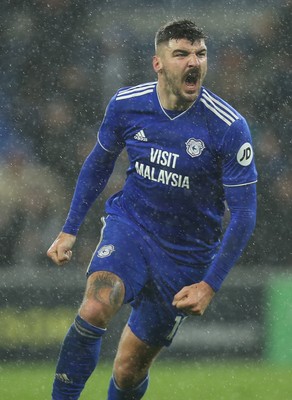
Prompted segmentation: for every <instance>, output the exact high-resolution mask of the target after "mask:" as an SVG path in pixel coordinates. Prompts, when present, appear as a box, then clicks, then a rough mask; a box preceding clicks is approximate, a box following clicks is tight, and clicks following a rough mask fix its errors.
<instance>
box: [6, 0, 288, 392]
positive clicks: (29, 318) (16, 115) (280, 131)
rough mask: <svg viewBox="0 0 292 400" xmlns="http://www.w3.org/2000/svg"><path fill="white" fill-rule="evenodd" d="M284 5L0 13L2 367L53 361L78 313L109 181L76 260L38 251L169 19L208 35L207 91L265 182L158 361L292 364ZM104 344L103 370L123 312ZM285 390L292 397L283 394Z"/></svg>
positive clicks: (73, 7)
mask: <svg viewBox="0 0 292 400" xmlns="http://www.w3.org/2000/svg"><path fill="white" fill-rule="evenodd" d="M290 15H291V1H280V0H279V1H276V0H274V1H271V0H259V1H257V2H254V1H251V0H245V1H233V0H231V1H221V0H216V1H215V0H208V1H207V0H205V1H200V0H198V1H190V0H185V1H182V0H176V1H165V0H160V1H158V0H157V1H154V0H152V1H148V2H143V1H135V0H134V1H128V0H127V1H126V0H121V1H110V0H108V1H106V0H99V1H93V0H85V1H77V0H33V1H28V0H22V1H20V0H18V1H17V0H15V1H5V2H1V13H0V24H1V43H0V48H1V61H0V63H1V64H0V65H1V70H0V91H1V99H0V116H1V118H0V205H1V213H0V273H1V281H0V293H1V296H0V316H1V324H0V357H1V358H0V359H1V360H2V362H1V363H0V364H1V365H5V364H6V363H8V362H9V361H13V362H23V361H25V362H27V361H34V362H36V360H42V361H44V360H48V361H52V360H55V358H56V356H57V353H58V347H59V344H60V341H61V340H62V338H63V335H64V333H65V332H66V329H67V327H68V326H69V324H70V323H71V320H72V317H73V316H74V314H75V312H76V307H77V306H78V304H79V302H80V300H81V297H82V292H83V288H84V283H85V280H84V273H85V270H86V267H87V264H88V262H89V260H90V257H91V252H92V251H93V250H94V248H95V245H96V242H97V236H98V233H99V228H100V217H101V216H102V212H103V211H102V210H103V208H102V205H103V202H104V200H105V198H107V197H108V196H109V195H110V194H111V193H113V192H114V191H116V190H118V189H119V188H120V186H121V185H122V182H123V180H124V173H123V171H124V169H125V167H126V165H127V160H126V157H125V155H124V154H122V156H121V157H120V159H119V162H118V164H117V166H116V170H115V175H114V176H113V177H112V178H111V180H110V183H109V185H108V187H107V188H106V190H105V191H104V193H103V195H102V196H101V198H100V199H99V200H98V202H97V204H96V205H95V206H94V207H93V209H92V210H91V211H90V213H89V216H88V218H87V220H86V221H85V223H84V225H83V226H82V228H81V231H80V236H79V239H78V242H77V244H76V247H75V253H74V258H73V260H72V263H71V264H70V265H68V266H66V267H65V268H62V269H57V268H56V267H55V266H53V265H52V264H51V263H50V261H49V260H47V258H46V255H45V253H46V250H47V248H48V247H49V245H50V244H51V242H52V240H53V239H54V238H55V236H56V234H57V233H58V231H59V230H60V228H61V225H62V223H63V221H64V218H65V216H66V213H67V210H68V207H69V204H70V199H71V196H72V192H73V189H74V185H75V181H76V177H77V174H78V171H79V169H80V166H81V165H82V162H83V160H84V158H85V156H86V155H87V153H88V152H89V151H90V149H91V147H92V146H93V144H94V142H95V139H96V131H97V128H98V126H99V124H100V122H101V120H102V117H103V113H104V109H105V107H106V104H107V102H108V101H109V99H110V97H111V96H112V95H113V94H114V92H115V91H116V90H117V89H118V88H119V87H121V86H127V85H135V84H138V83H141V82H146V81H150V80H154V79H155V75H154V73H153V71H152V67H151V57H152V55H153V36H154V33H155V31H156V30H157V29H158V27H159V26H160V25H161V24H162V23H165V22H167V21H168V20H170V19H173V18H184V17H186V18H194V19H195V20H197V22H198V24H199V25H200V26H202V27H203V28H204V29H205V30H206V32H207V33H208V36H209V39H208V49H209V73H208V76H207V80H206V83H205V84H206V86H208V87H209V88H210V89H211V90H212V91H214V92H215V93H217V94H218V95H220V96H222V97H223V98H224V99H226V100H227V101H229V102H230V103H231V104H232V105H233V106H234V107H235V108H237V109H238V110H240V111H241V113H242V114H244V115H245V116H246V118H247V119H248V121H249V124H250V127H251V130H252V134H253V138H254V147H255V154H256V160H257V167H258V171H259V183H258V193H259V196H258V203H259V206H258V207H259V210H258V222H257V227H256V230H255V232H254V235H253V237H252V239H251V241H250V243H249V245H248V249H247V251H246V252H245V254H244V256H243V257H242V258H241V260H240V262H239V263H238V265H237V266H236V267H235V268H234V269H233V271H232V272H231V274H230V276H229V278H228V280H227V281H226V283H225V284H224V286H223V288H222V290H221V292H219V293H218V295H217V296H216V298H215V300H214V301H213V303H212V305H211V307H210V309H209V310H208V312H207V313H206V314H205V316H204V317H203V318H202V319H195V318H194V319H190V320H188V321H187V322H185V324H184V325H183V327H182V328H181V331H180V333H179V334H178V335H177V337H176V339H175V341H174V344H173V347H172V348H171V349H169V350H167V351H165V352H163V354H162V356H161V359H165V360H166V361H169V362H170V361H171V360H181V359H184V360H186V359H187V360H190V361H193V360H206V359H208V360H210V359H211V360H220V361H222V360H226V361H230V360H234V359H235V360H243V361H250V360H251V361H255V362H256V361H262V360H264V361H268V362H272V363H273V365H278V364H281V365H285V366H286V367H287V368H288V369H289V368H291V365H292V345H291V330H292V309H291V304H292V294H291V293H292V274H291V265H292V260H291V226H292V221H291V215H292V214H291V190H292V173H291V129H290V128H291V119H290V116H291V103H289V93H291V73H290V71H291V62H289V61H290V59H289V39H290V37H291V23H290V19H289V16H290ZM128 311H129V310H128V309H127V308H126V309H125V310H124V311H123V312H122V313H121V314H120V315H119V316H118V317H116V319H115V320H114V322H113V324H112V327H111V329H110V332H109V334H108V335H107V337H106V339H105V340H104V349H103V357H104V360H109V361H110V360H111V359H112V357H113V354H114V352H115V348H116V343H117V339H118V334H119V332H120V330H121V328H122V326H123V324H124V322H125V319H126V317H127V314H128ZM291 393H292V388H291Z"/></svg>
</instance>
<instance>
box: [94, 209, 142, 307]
mask: <svg viewBox="0 0 292 400" xmlns="http://www.w3.org/2000/svg"><path fill="white" fill-rule="evenodd" d="M103 223H104V225H103V228H102V231H101V237H100V241H99V243H98V245H97V248H96V250H95V252H94V253H93V256H92V258H91V261H90V264H89V267H88V270H87V276H88V277H89V276H91V275H92V274H93V273H95V272H98V271H106V272H111V273H113V274H115V275H116V276H118V277H119V278H120V279H121V280H122V282H123V283H124V286H125V298H124V302H125V303H128V302H130V301H132V300H133V299H134V298H135V297H136V296H137V294H138V293H139V292H140V291H141V289H142V288H143V287H144V285H145V283H146V282H147V280H148V278H149V277H148V267H147V264H148V263H147V252H146V251H145V243H144V239H143V235H142V234H141V233H140V231H139V230H138V229H136V228H135V226H133V225H132V224H131V223H128V222H126V221H124V220H123V219H121V218H120V217H116V216H108V217H107V218H105V219H103Z"/></svg>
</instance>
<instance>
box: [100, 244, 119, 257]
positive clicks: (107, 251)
mask: <svg viewBox="0 0 292 400" xmlns="http://www.w3.org/2000/svg"><path fill="white" fill-rule="evenodd" d="M113 251H115V247H114V246H113V245H112V244H106V245H105V246H102V247H101V248H100V249H99V250H98V252H97V257H99V258H105V257H108V256H110V255H111V254H112V252H113Z"/></svg>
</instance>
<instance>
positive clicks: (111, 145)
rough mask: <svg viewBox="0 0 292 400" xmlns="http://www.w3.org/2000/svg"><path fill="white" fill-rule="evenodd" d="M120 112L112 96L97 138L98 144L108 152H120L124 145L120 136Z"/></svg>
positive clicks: (121, 121) (121, 129) (121, 119)
mask: <svg viewBox="0 0 292 400" xmlns="http://www.w3.org/2000/svg"><path fill="white" fill-rule="evenodd" d="M122 123H123V118H122V113H121V112H120V111H119V109H118V107H117V102H116V96H114V97H113V98H112V99H111V101H110V102H109V104H108V106H107V108H106V111H105V115H104V118H103V121H102V123H101V125H100V128H99V131H98V134H97V140H98V142H99V144H100V146H101V147H102V148H103V149H104V150H105V151H107V152H109V153H120V152H121V150H122V149H123V147H124V146H125V143H124V140H123V137H122V132H123V128H122Z"/></svg>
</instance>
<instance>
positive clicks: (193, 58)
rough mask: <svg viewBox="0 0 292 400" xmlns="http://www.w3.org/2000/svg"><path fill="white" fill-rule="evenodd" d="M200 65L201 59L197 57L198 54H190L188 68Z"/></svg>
mask: <svg viewBox="0 0 292 400" xmlns="http://www.w3.org/2000/svg"><path fill="white" fill-rule="evenodd" d="M199 64H200V62H199V58H198V57H197V55H196V54H190V56H189V60H188V66H189V67H197V66H198V65H199Z"/></svg>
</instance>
